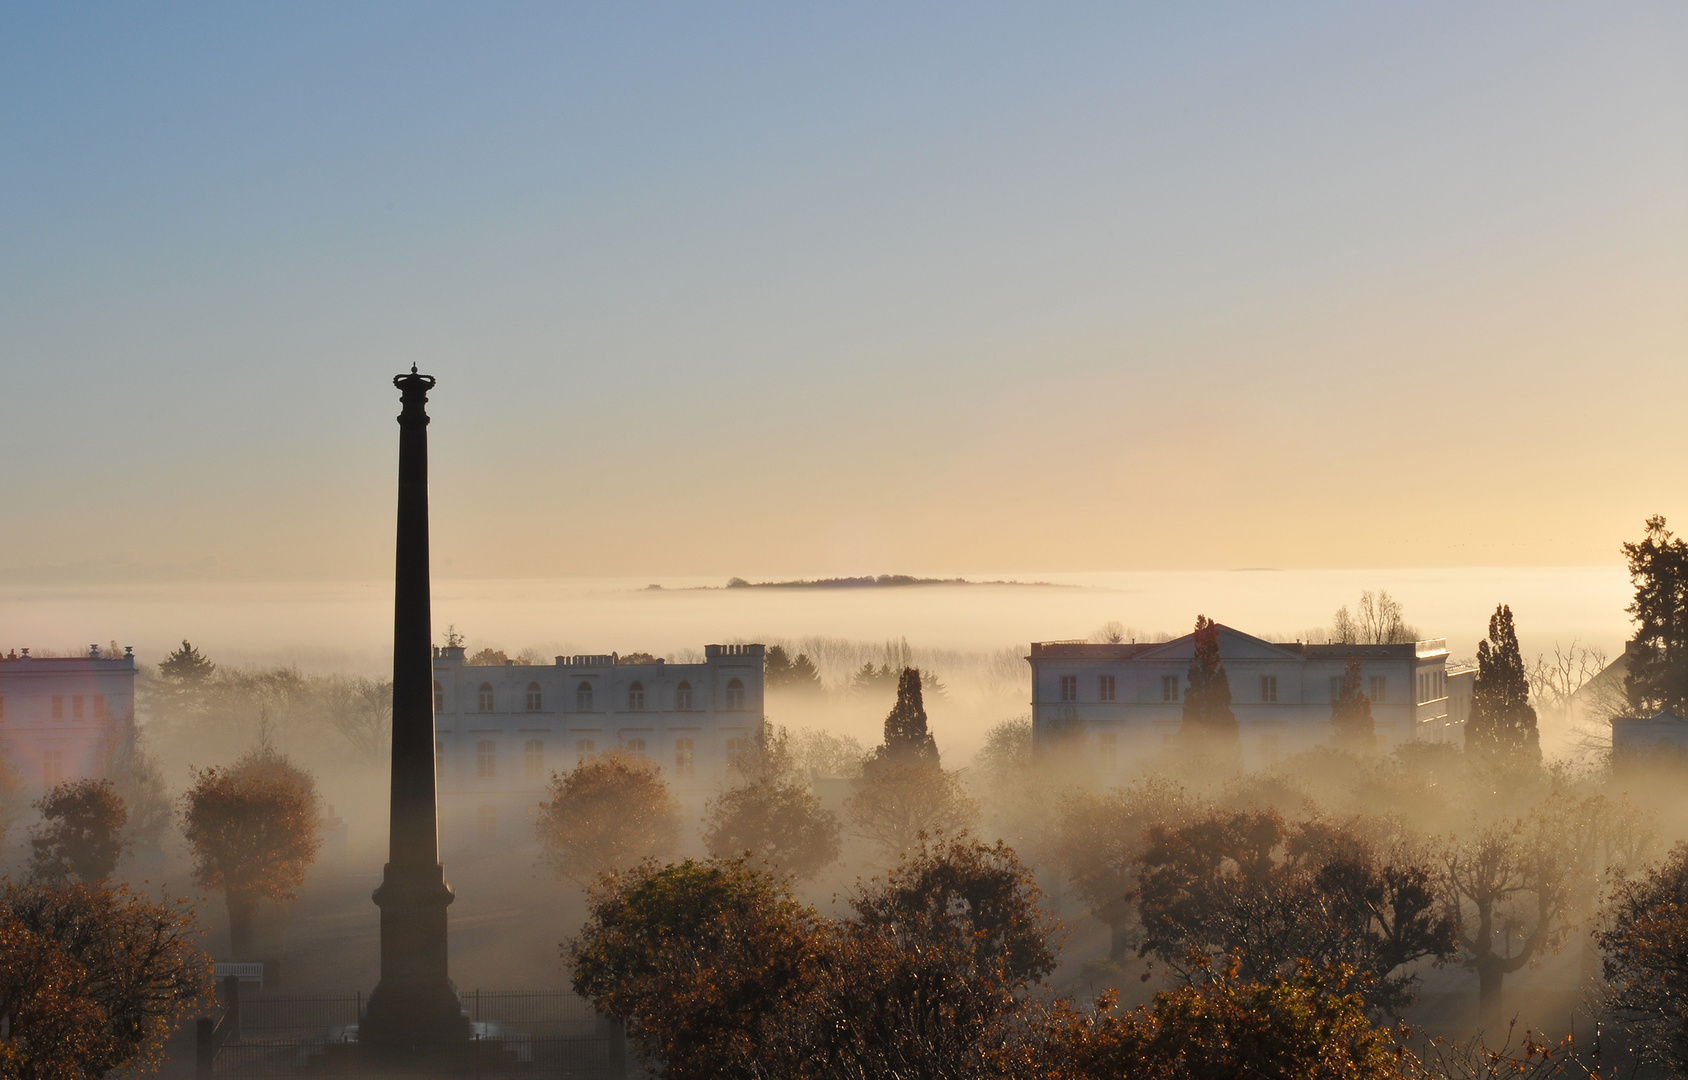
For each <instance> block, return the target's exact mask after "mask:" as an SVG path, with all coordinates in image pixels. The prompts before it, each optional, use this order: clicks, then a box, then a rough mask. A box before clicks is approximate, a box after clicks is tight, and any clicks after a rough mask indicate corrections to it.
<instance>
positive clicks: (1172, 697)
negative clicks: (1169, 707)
mask: <svg viewBox="0 0 1688 1080" xmlns="http://www.w3.org/2000/svg"><path fill="white" fill-rule="evenodd" d="M1161 700H1162V701H1177V700H1178V676H1176V675H1162V676H1161Z"/></svg>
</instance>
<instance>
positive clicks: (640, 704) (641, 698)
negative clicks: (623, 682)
mask: <svg viewBox="0 0 1688 1080" xmlns="http://www.w3.org/2000/svg"><path fill="white" fill-rule="evenodd" d="M644 707H645V684H644V683H642V682H637V681H635V682H631V683H628V684H627V711H628V712H640V711H642V710H643V709H644Z"/></svg>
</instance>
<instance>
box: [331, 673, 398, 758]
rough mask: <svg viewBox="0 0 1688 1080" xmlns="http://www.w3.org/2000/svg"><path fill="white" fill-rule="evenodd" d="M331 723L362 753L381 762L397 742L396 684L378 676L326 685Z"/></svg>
mask: <svg viewBox="0 0 1688 1080" xmlns="http://www.w3.org/2000/svg"><path fill="white" fill-rule="evenodd" d="M323 697H324V711H325V713H326V719H327V720H328V725H329V726H330V727H332V728H333V729H334V730H335V731H338V732H339V733H340V734H341V735H344V736H345V737H346V741H347V742H349V743H351V744H352V749H353V750H354V751H356V752H357V753H358V755H359V756H361V757H363V758H365V759H367V760H369V761H372V762H380V761H381V760H383V759H384V758H385V757H386V756H387V751H388V749H389V748H390V747H391V746H392V745H393V684H392V683H391V682H378V681H376V680H375V679H336V680H335V681H333V682H332V683H329V684H328V685H327V686H325V687H323Z"/></svg>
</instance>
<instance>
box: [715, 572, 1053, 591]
mask: <svg viewBox="0 0 1688 1080" xmlns="http://www.w3.org/2000/svg"><path fill="white" fill-rule="evenodd" d="M910 585H1018V586H1021V587H1036V588H1042V589H1059V588H1068V587H1069V586H1063V585H1056V584H1054V583H1053V582H1048V581H970V580H968V579H967V578H959V577H956V578H930V577H911V576H910V575H908V574H880V575H879V576H878V577H873V576H871V575H869V576H867V577H835V578H816V579H814V580H812V581H811V580H807V579H805V580H801V581H746V580H744V579H743V578H741V577H736V578H728V579H727V584H726V585H725V586H723V587H724V588H728V589H899V588H904V587H906V586H910ZM707 587H709V586H706V588H707Z"/></svg>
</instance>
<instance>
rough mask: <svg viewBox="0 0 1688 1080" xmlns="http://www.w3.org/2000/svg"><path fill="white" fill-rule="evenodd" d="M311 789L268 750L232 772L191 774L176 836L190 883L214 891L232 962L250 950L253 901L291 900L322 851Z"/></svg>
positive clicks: (313, 789) (215, 770)
mask: <svg viewBox="0 0 1688 1080" xmlns="http://www.w3.org/2000/svg"><path fill="white" fill-rule="evenodd" d="M319 816H320V815H319V808H318V801H317V792H316V782H315V781H314V780H313V779H312V778H311V775H310V774H309V773H307V772H305V771H304V770H303V769H300V768H299V767H298V766H296V765H294V764H293V763H292V762H291V761H289V760H288V759H287V758H286V757H285V756H283V755H281V754H279V753H277V752H276V751H275V750H274V749H272V748H270V747H269V746H267V745H263V746H259V747H258V748H257V749H255V750H253V751H251V752H250V753H248V754H246V755H245V756H244V757H242V758H241V759H240V760H238V761H236V762H235V763H234V764H233V765H230V766H227V767H224V768H217V767H212V768H208V769H203V770H195V771H194V773H193V785H192V786H191V787H190V788H189V789H188V790H187V792H186V793H185V794H184V795H183V796H182V831H183V833H184V834H185V835H186V837H187V841H188V846H189V848H190V849H191V850H192V853H193V874H194V880H195V881H196V882H198V883H199V884H200V885H201V886H203V887H205V888H207V889H216V890H220V891H221V892H222V893H223V895H224V898H225V899H226V901H227V903H228V909H229V935H230V938H231V944H232V945H233V947H234V950H235V952H236V953H238V954H242V955H244V954H245V953H246V952H247V951H248V950H249V949H250V948H251V946H252V933H253V929H254V927H253V920H254V918H255V916H256V912H257V905H258V902H259V901H260V900H270V901H283V900H292V899H294V898H295V897H296V896H298V893H299V887H300V886H301V885H302V884H304V881H305V872H306V871H307V870H309V869H310V866H311V864H312V863H313V862H315V861H316V855H317V850H318V849H319V848H320V847H321V846H322V836H321V833H320V832H319V830H318V819H319Z"/></svg>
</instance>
